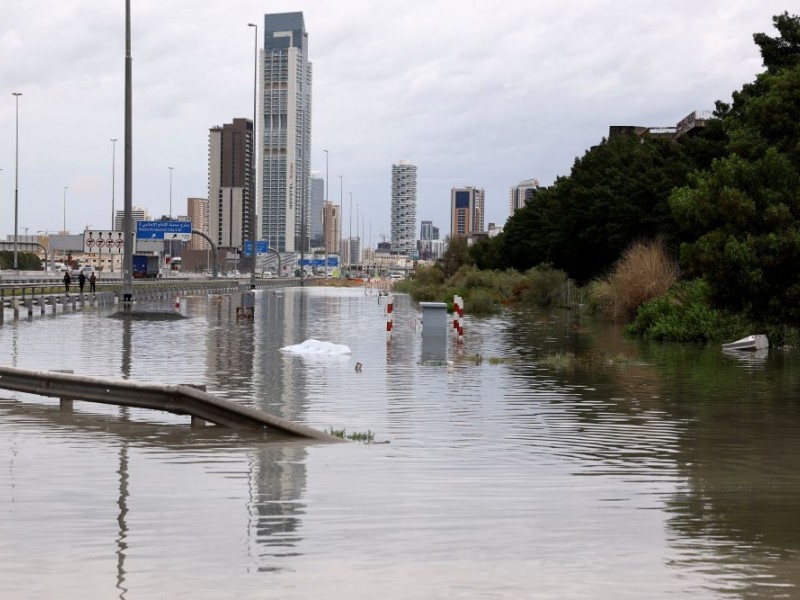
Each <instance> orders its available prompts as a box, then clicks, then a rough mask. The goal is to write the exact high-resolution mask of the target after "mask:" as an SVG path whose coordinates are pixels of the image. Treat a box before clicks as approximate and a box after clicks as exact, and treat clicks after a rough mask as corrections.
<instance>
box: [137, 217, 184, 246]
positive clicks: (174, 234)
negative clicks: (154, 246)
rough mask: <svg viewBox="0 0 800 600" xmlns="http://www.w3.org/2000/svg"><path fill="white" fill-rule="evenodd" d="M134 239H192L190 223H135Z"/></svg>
mask: <svg viewBox="0 0 800 600" xmlns="http://www.w3.org/2000/svg"><path fill="white" fill-rule="evenodd" d="M136 237H137V238H138V239H140V240H183V241H185V242H188V241H190V240H191V239H192V222H191V221H136Z"/></svg>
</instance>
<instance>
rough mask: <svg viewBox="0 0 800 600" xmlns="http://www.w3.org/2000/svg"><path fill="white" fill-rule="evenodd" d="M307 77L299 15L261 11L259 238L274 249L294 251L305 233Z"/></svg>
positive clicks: (304, 37)
mask: <svg viewBox="0 0 800 600" xmlns="http://www.w3.org/2000/svg"><path fill="white" fill-rule="evenodd" d="M311 75H312V70H311V63H310V62H308V34H307V33H306V30H305V22H304V20H303V13H302V12H290V13H274V14H267V15H264V51H263V55H262V61H261V75H260V77H261V89H262V91H263V101H262V102H261V107H262V111H261V112H260V114H259V115H258V119H259V121H260V125H261V127H260V133H259V141H258V149H257V151H258V152H259V155H260V157H261V159H260V160H261V163H260V165H261V178H260V185H261V186H262V188H261V207H260V208H261V211H260V239H263V240H266V242H267V245H268V246H269V247H270V248H274V249H275V250H278V251H279V252H293V251H299V250H300V240H301V237H302V235H301V231H302V229H303V227H304V226H305V229H306V231H308V222H309V201H310V194H309V182H310V174H311V173H310V168H311V80H312V77H311Z"/></svg>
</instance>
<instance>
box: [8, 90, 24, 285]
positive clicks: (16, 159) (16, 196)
mask: <svg viewBox="0 0 800 600" xmlns="http://www.w3.org/2000/svg"><path fill="white" fill-rule="evenodd" d="M11 95H12V96H14V102H15V104H16V128H15V132H16V133H15V136H16V142H15V146H14V270H15V271H17V270H19V265H18V263H17V243H18V238H19V236H18V235H17V224H18V222H19V97H20V96H22V92H11Z"/></svg>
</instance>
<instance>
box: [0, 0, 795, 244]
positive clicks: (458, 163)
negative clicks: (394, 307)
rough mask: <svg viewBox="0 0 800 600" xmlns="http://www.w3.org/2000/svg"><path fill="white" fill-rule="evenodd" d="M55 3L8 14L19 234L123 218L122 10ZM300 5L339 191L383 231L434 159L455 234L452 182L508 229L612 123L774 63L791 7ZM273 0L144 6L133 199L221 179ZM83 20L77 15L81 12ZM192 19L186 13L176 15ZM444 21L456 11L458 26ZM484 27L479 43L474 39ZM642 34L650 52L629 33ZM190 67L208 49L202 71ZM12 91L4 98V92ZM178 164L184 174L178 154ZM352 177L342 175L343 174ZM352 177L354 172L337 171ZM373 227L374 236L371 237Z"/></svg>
mask: <svg viewBox="0 0 800 600" xmlns="http://www.w3.org/2000/svg"><path fill="white" fill-rule="evenodd" d="M50 8H51V7H50V4H49V3H46V2H44V1H43V0H30V1H29V2H26V3H18V4H13V5H11V6H9V7H6V10H5V11H4V36H2V38H0V55H2V56H3V57H4V60H3V61H1V62H0V81H3V83H4V85H5V86H6V87H5V88H3V89H2V90H0V134H2V139H3V140H5V141H4V142H3V143H2V144H0V169H2V171H0V234H2V235H3V236H5V235H7V234H9V233H12V232H13V217H12V211H13V195H14V166H15V165H14V147H13V143H12V142H11V140H12V139H13V129H14V117H15V114H14V97H13V96H12V93H13V92H19V93H22V96H20V97H19V232H20V234H22V232H23V230H24V229H25V228H28V229H29V230H30V232H35V231H38V230H42V231H57V230H60V229H61V228H62V224H61V210H60V208H61V205H62V201H63V198H64V196H63V190H64V188H68V189H69V193H68V194H67V196H66V202H65V203H66V226H67V228H68V229H69V230H71V231H82V230H83V229H84V228H86V226H87V225H88V226H91V227H93V228H101V227H108V226H109V225H110V223H109V220H110V219H109V216H110V214H111V210H110V209H111V203H112V142H111V140H112V139H118V140H119V142H120V143H119V144H117V146H118V147H117V148H116V165H115V169H116V200H117V208H120V207H121V202H122V167H123V165H122V151H121V150H122V142H123V141H124V140H123V137H124V136H123V131H122V129H123V85H124V81H123V79H124V77H123V66H124V64H123V60H124V14H123V12H124V11H123V8H122V6H120V7H116V6H115V5H111V4H108V3H106V2H101V1H100V0H74V1H72V2H68V3H63V4H61V5H59V10H58V11H52V10H51V9H50ZM280 8H281V10H285V11H292V10H297V11H300V10H302V11H303V14H304V18H305V26H306V29H307V30H308V31H309V32H310V41H309V44H310V49H309V56H310V57H311V60H312V61H313V63H314V99H313V102H314V114H313V119H312V135H311V141H312V147H311V165H310V167H311V168H312V169H314V170H318V171H325V167H326V161H325V158H326V155H325V154H324V153H323V151H324V150H328V151H329V158H330V169H329V172H328V173H329V177H330V181H328V182H327V184H326V189H327V191H328V194H327V196H328V197H327V199H328V200H330V201H331V202H333V203H336V204H339V203H340V202H341V200H342V197H343V199H344V202H343V206H342V209H343V215H342V219H343V222H344V223H347V222H348V220H349V217H350V215H349V214H348V211H349V194H350V193H352V194H353V199H354V204H356V203H357V204H358V205H359V206H360V212H361V214H362V215H363V216H364V219H365V220H366V223H367V225H369V224H371V225H372V227H371V230H372V234H373V235H372V240H371V242H372V244H371V245H372V246H374V245H376V244H377V242H378V241H380V240H381V237H380V236H381V234H383V239H387V240H388V239H389V237H390V206H391V181H390V177H389V175H388V169H389V167H390V165H391V164H393V162H395V161H396V160H397V158H398V157H405V158H407V159H408V160H410V161H411V162H412V163H413V164H415V165H417V166H418V168H419V174H420V175H419V181H418V194H417V220H418V222H417V227H418V225H419V221H420V220H423V219H425V220H431V221H433V222H434V223H435V224H438V226H439V227H441V228H442V237H444V236H446V235H448V234H449V231H447V230H446V229H447V227H446V223H447V222H449V208H450V207H449V191H450V189H451V188H452V187H460V186H464V185H474V186H476V187H481V188H483V189H485V191H486V215H485V221H486V222H487V223H488V222H496V223H498V224H500V225H502V224H503V223H504V222H505V220H506V217H507V216H508V190H509V188H510V187H511V186H514V185H516V184H517V183H518V182H520V181H522V180H525V179H530V178H537V179H539V181H540V182H541V183H542V185H545V186H546V185H550V184H552V182H553V181H554V179H555V178H556V177H558V176H560V175H567V174H568V173H569V170H570V168H571V166H572V163H573V161H574V159H575V158H576V157H578V156H581V155H582V154H583V153H584V152H585V151H586V150H587V149H588V148H589V147H591V146H592V145H594V144H596V143H598V142H599V141H600V140H601V139H602V138H603V137H605V136H606V135H607V132H608V127H609V126H610V125H620V124H621V125H626V124H630V125H644V126H648V125H670V124H674V123H675V122H676V121H677V120H678V119H680V118H681V117H683V116H684V115H686V114H688V113H689V112H691V111H692V110H695V109H700V110H702V109H709V108H712V107H713V103H714V101H715V100H718V99H719V100H723V101H725V100H729V99H730V94H731V92H733V91H735V90H737V89H739V88H740V87H741V86H742V84H744V83H746V82H750V81H752V80H753V79H754V77H755V74H756V73H758V72H759V71H761V69H762V68H761V60H760V56H759V54H758V50H757V48H756V46H755V45H754V44H753V41H752V34H753V33H755V32H766V33H767V34H768V35H774V34H775V30H774V28H773V27H772V22H771V18H772V16H773V15H775V14H778V13H781V12H783V11H784V10H786V7H785V5H784V4H782V3H779V2H774V1H771V0H766V1H764V2H761V3H757V5H756V3H752V2H746V1H743V0H738V1H730V2H721V1H719V0H710V1H709V2H707V3H703V4H701V5H697V4H696V3H689V2H687V1H684V0H677V1H676V2H673V3H670V5H669V6H662V5H659V6H649V5H641V3H636V2H631V1H625V2H622V1H620V2H617V3H614V4H613V5H611V6H609V5H608V4H604V5H595V3H590V2H588V1H580V0H568V1H567V2H565V3H559V4H557V5H556V4H555V3H553V5H552V6H550V5H544V6H542V5H539V6H534V7H531V6H530V3H527V2H523V1H522V0H519V1H514V0H510V1H509V2H507V3H504V4H503V5H502V7H499V8H489V7H487V6H486V5H485V4H483V3H475V2H465V3H461V4H459V5H458V10H453V5H452V4H451V3H448V2H444V1H437V0H431V1H429V2H422V1H420V0H411V1H410V2H408V3H407V4H406V5H404V18H403V19H399V20H398V19H396V12H395V10H394V9H393V8H392V7H390V6H384V5H382V4H368V3H364V2H358V1H353V2H345V3H340V4H337V5H335V6H334V5H330V4H329V3H325V2H321V1H318V0H309V1H308V2H306V3H303V4H299V3H294V2H290V3H287V4H286V5H282V6H281V7H280ZM266 12H268V11H265V10H264V6H263V4H262V3H258V2H254V1H250V0H243V1H242V2H237V3H236V5H235V6H227V5H225V6H223V5H219V6H217V5H209V6H207V7H204V10H203V11H197V10H196V5H195V4H194V3H191V2H189V1H188V0H176V1H175V2H173V3H170V4H169V6H165V5H163V4H156V3H154V2H150V1H147V0H145V1H142V2H137V3H134V5H133V6H132V55H133V83H134V87H133V127H134V129H133V132H134V133H133V203H134V204H135V205H137V206H143V207H146V208H147V209H148V210H149V211H150V212H151V213H152V214H156V215H160V214H167V213H168V212H169V211H168V202H169V191H170V175H172V177H173V186H172V187H173V197H174V199H175V206H183V205H184V204H185V201H186V198H189V197H204V196H205V195H206V194H207V177H208V165H207V132H208V130H209V128H210V127H213V126H215V125H221V124H223V123H227V122H230V121H231V120H232V119H233V118H250V116H251V115H252V112H253V78H254V73H253V30H252V28H249V27H248V23H257V24H259V31H258V37H259V38H260V39H261V43H260V44H259V46H263V31H262V30H263V17H264V14H265V13H266ZM70 22H74V23H75V26H65V23H70ZM176 23H179V24H180V25H179V26H176ZM444 25H446V26H444ZM467 40H468V42H467ZM632 48H636V52H632V51H631V49H632ZM187 64H198V65H202V68H200V69H188V68H186V66H187ZM3 98H5V100H3ZM170 166H172V167H174V170H172V171H168V167H170ZM340 175H341V176H342V179H341V180H340V179H339V176H340ZM340 181H341V186H340ZM366 242H367V240H365V245H367V243H366Z"/></svg>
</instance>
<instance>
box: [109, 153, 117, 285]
mask: <svg viewBox="0 0 800 600" xmlns="http://www.w3.org/2000/svg"><path fill="white" fill-rule="evenodd" d="M116 174H117V138H111V228H110V230H111V231H114V223H115V219H114V193H115V192H116V189H117V185H116ZM108 258H109V262H110V263H111V272H112V273H113V272H114V255H113V254H112V253H111V248H109V249H108Z"/></svg>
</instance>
